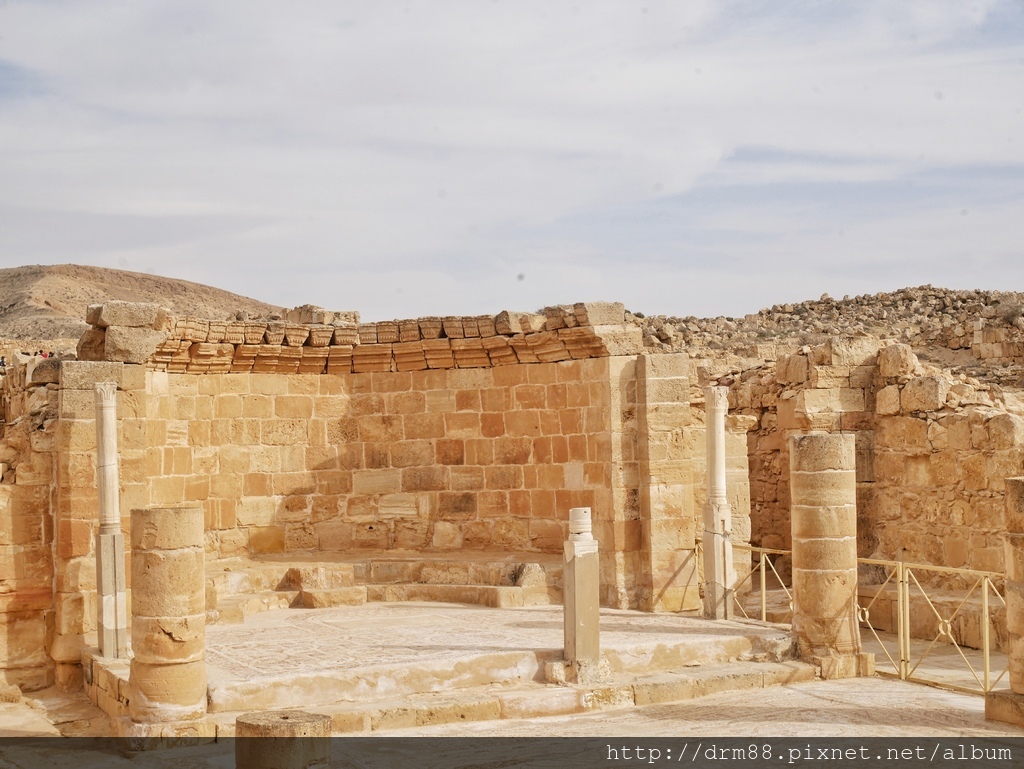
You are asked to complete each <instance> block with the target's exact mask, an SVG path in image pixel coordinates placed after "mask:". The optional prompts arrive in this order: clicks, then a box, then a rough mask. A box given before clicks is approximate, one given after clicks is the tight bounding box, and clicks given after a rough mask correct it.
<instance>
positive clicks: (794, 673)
mask: <svg viewBox="0 0 1024 769" xmlns="http://www.w3.org/2000/svg"><path fill="white" fill-rule="evenodd" d="M815 674H816V668H815V667H814V665H810V664H808V663H806V662H798V661H795V660H790V661H787V662H733V663H719V664H717V665H707V666H703V667H699V668H694V669H693V670H686V671H677V672H671V673H657V674H655V675H650V676H642V677H639V678H635V679H634V680H633V684H632V686H633V695H634V701H635V704H637V705H654V704H657V703H660V702H678V701H679V700H690V699H695V698H697V697H706V696H707V695H709V694H717V693H719V692H725V691H738V690H741V689H764V688H766V687H769V686H781V685H784V684H794V683H799V682H801V681H811V680H813V679H814V677H815Z"/></svg>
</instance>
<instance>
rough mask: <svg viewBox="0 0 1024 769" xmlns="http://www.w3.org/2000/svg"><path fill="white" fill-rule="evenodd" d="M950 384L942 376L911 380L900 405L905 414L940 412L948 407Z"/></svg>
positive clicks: (901, 397) (906, 386)
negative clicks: (947, 399)
mask: <svg viewBox="0 0 1024 769" xmlns="http://www.w3.org/2000/svg"><path fill="white" fill-rule="evenodd" d="M948 392H949V382H948V381H947V380H946V379H945V378H944V377H940V376H923V377H917V378H916V379H911V380H910V381H909V382H907V384H906V385H904V387H903V392H902V394H901V396H900V403H901V406H902V408H903V411H904V412H914V411H938V410H939V409H941V408H943V407H944V406H945V405H946V393H948Z"/></svg>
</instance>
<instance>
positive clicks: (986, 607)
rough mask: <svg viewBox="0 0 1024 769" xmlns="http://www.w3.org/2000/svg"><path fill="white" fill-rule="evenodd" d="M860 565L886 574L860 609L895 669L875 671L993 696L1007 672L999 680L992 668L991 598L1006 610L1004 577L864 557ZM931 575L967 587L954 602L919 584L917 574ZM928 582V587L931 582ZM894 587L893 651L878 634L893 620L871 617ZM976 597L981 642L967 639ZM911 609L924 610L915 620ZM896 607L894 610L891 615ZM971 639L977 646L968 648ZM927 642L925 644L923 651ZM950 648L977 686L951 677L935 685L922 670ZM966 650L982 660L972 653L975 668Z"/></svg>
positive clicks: (864, 622)
mask: <svg viewBox="0 0 1024 769" xmlns="http://www.w3.org/2000/svg"><path fill="white" fill-rule="evenodd" d="M858 563H861V564H866V565H872V566H878V567H881V568H883V569H884V570H885V573H886V577H885V580H884V581H883V582H882V583H881V584H880V585H877V589H876V590H875V591H874V595H872V596H871V597H870V600H868V601H867V603H866V604H864V605H860V606H858V607H857V618H858V620H859V621H860V624H861V627H863V628H867V629H868V630H869V631H870V633H871V635H872V636H873V637H874V639H875V641H876V643H877V644H878V645H879V646H880V647H881V649H882V651H883V654H884V656H885V660H886V661H887V662H888V665H889V666H890V667H891V670H886V669H884V668H877V667H876V669H877V672H878V673H879V674H880V675H888V676H892V677H894V678H899V679H901V680H904V681H915V682H917V683H927V684H938V685H941V686H942V687H944V688H947V689H953V690H955V691H964V692H971V693H982V694H984V693H987V692H990V691H992V690H993V689H994V688H995V687H996V686H997V685H998V684H999V682H1000V681H1001V680H1002V679H1003V677H1004V676H1005V675H1006V668H1005V667H1003V669H1002V670H1001V671H1000V672H999V674H998V675H995V671H993V668H992V652H993V638H992V624H993V622H992V620H993V599H994V601H995V602H996V605H997V606H998V605H1002V606H1006V599H1005V598H1003V595H1002V593H1000V592H999V588H998V587H997V584H996V583H997V582H1002V579H1003V575H1002V574H997V573H995V572H987V571H975V570H972V569H955V568H951V567H948V566H930V565H927V564H918V563H905V562H903V561H882V560H877V559H874V558H861V559H858ZM929 573H930V574H933V575H937V574H942V575H947V576H955V577H959V578H961V579H963V580H964V581H965V582H966V583H967V587H966V589H964V590H960V591H957V595H956V596H955V597H952V596H950V595H948V593H949V592H950V591H943V590H942V589H941V588H933V587H931V586H929V585H927V584H922V583H921V580H920V579H918V575H919V574H920V575H921V576H922V577H924V575H925V574H929ZM925 582H926V583H927V579H926V580H925ZM890 584H892V585H893V587H894V588H895V592H896V603H895V607H894V608H895V613H896V622H895V625H896V639H895V640H896V647H895V649H893V646H892V640H891V639H883V638H882V637H881V636H880V635H879V630H881V631H882V632H883V633H884V632H885V626H886V625H889V626H890V627H891V625H892V622H891V620H890V621H889V622H886V621H885V617H884V616H883V617H881V618H878V617H876V618H874V621H873V618H872V615H871V610H872V608H874V607H875V605H876V604H878V606H879V608H880V609H883V608H884V605H885V603H890V604H891V598H890V597H889V595H887V587H888V586H889V585H890ZM873 587H874V586H873ZM941 592H946V593H947V595H946V596H940V595H939V594H940V593H941ZM972 597H973V598H976V599H978V600H979V601H980V606H979V607H978V623H977V627H978V637H977V638H975V639H968V638H967V637H966V634H967V633H968V632H969V629H970V628H971V627H972V625H973V623H972V622H971V621H970V618H969V616H968V615H969V613H970V612H968V611H967V609H968V608H969V607H970V604H969V602H970V601H971V599H972ZM942 598H946V599H947V602H946V604H945V605H943V602H942ZM915 599H917V600H915ZM912 607H913V608H915V609H919V610H920V612H919V614H918V615H917V616H916V618H914V617H912V616H911V608H912ZM892 608H893V607H892V606H891V605H890V607H889V609H890V616H891V611H892ZM970 608H973V607H970ZM879 620H881V621H879ZM915 620H916V621H915ZM876 625H878V627H876ZM958 625H959V631H958V630H957V626H958ZM915 630H916V631H917V633H916V634H915V632H914V631H915ZM913 639H920V640H921V641H922V643H919V644H917V645H916V646H917V648H914V647H915V645H914V644H912V643H911V642H912V640H913ZM968 640H970V641H973V643H968ZM924 643H927V645H926V646H925V645H924ZM922 647H923V648H922ZM949 647H952V649H953V650H955V657H956V658H958V659H959V661H960V662H961V663H963V668H961V670H962V669H964V668H965V669H966V670H967V671H968V672H969V673H970V676H971V678H972V679H973V680H974V682H975V684H977V685H976V686H972V685H967V686H964V685H962V684H957V683H955V682H953V681H951V680H949V679H948V678H947V679H944V680H939V681H937V680H936V678H935V675H934V673H933V674H932V675H931V676H929V675H928V674H927V672H926V670H925V669H924V668H922V665H923V663H924V662H925V661H926V660H928V659H929V658H931V659H932V660H933V661H935V662H937V661H938V660H937V659H936V658H937V656H938V654H937V652H938V651H939V650H944V649H948V648H949ZM965 649H974V650H977V651H979V652H980V654H981V659H980V661H979V660H978V659H977V655H976V654H972V655H970V656H971V657H974V658H975V659H974V662H973V663H972V660H971V658H970V657H969V656H968V654H967V653H966V652H965ZM893 652H895V654H894V653H893ZM875 663H876V666H877V665H878V663H879V660H878V658H877V656H876V660H875ZM976 665H977V667H976Z"/></svg>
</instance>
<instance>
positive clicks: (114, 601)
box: [95, 382, 128, 659]
mask: <svg viewBox="0 0 1024 769" xmlns="http://www.w3.org/2000/svg"><path fill="white" fill-rule="evenodd" d="M95 394H96V475H97V485H98V487H99V499H100V528H99V532H98V533H97V534H96V589H97V591H98V593H99V595H98V596H97V601H96V605H97V611H98V614H99V617H98V621H97V627H98V628H99V647H100V655H101V656H103V657H115V658H122V659H123V658H125V657H127V656H128V609H127V603H126V601H125V579H124V535H123V534H122V533H121V506H120V495H121V488H120V482H119V477H118V461H117V459H118V457H117V383H116V382H97V383H96V386H95Z"/></svg>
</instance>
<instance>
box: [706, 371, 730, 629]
mask: <svg viewBox="0 0 1024 769" xmlns="http://www.w3.org/2000/svg"><path fill="white" fill-rule="evenodd" d="M704 403H705V406H704V413H705V428H706V429H705V433H706V435H707V468H708V479H707V481H708V498H707V502H705V503H704V535H703V538H702V544H703V546H704V547H703V551H704V616H705V617H707V618H709V619H732V617H733V611H734V610H733V595H732V593H733V587H732V586H733V584H734V583H735V581H736V573H735V571H734V569H733V565H732V508H731V507H730V506H729V500H728V497H727V495H726V490H725V415H726V414H727V413H728V411H729V388H728V387H705V388H704Z"/></svg>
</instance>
